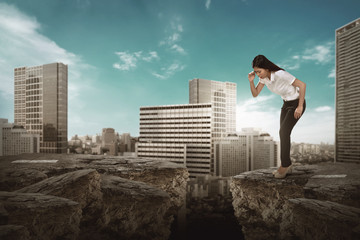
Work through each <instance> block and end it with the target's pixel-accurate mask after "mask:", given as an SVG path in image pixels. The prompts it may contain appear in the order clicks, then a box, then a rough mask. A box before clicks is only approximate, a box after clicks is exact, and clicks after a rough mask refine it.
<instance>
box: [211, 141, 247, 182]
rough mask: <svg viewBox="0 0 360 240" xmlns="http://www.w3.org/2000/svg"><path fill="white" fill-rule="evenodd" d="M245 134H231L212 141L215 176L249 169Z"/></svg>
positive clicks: (227, 175) (225, 175) (234, 173)
mask: <svg viewBox="0 0 360 240" xmlns="http://www.w3.org/2000/svg"><path fill="white" fill-rule="evenodd" d="M247 143H248V141H247V136H246V135H237V134H232V135H230V136H228V137H224V138H222V139H220V140H216V141H214V159H215V163H216V166H215V174H216V176H221V177H229V176H235V175H238V174H239V173H242V172H246V171H249V169H250V168H249V160H248V159H249V154H250V151H249V150H250V148H249V147H248V144H247Z"/></svg>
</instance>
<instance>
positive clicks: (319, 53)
mask: <svg viewBox="0 0 360 240" xmlns="http://www.w3.org/2000/svg"><path fill="white" fill-rule="evenodd" d="M334 51H335V50H334V42H333V41H329V42H326V43H324V44H322V45H317V46H314V47H311V48H306V49H305V50H303V51H302V54H295V55H294V56H292V57H291V58H290V59H287V60H285V61H283V62H282V63H281V64H279V65H280V66H281V67H283V68H284V69H286V70H297V69H300V67H301V64H303V63H305V62H315V64H323V65H324V64H331V63H332V62H333V60H334V55H335V53H334ZM328 77H329V78H334V77H335V69H332V70H331V72H330V73H329V75H328Z"/></svg>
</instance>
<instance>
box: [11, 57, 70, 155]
mask: <svg viewBox="0 0 360 240" xmlns="http://www.w3.org/2000/svg"><path fill="white" fill-rule="evenodd" d="M14 85H15V87H14V93H15V94H14V105H15V107H14V110H15V111H14V122H15V125H21V126H24V128H25V129H26V130H27V131H28V132H29V133H32V134H39V135H40V152H41V153H66V152H67V141H68V139H67V112H68V109H67V108H68V102H67V101H68V100H67V89H68V68H67V65H64V64H62V63H51V64H45V65H41V66H34V67H19V68H15V69H14Z"/></svg>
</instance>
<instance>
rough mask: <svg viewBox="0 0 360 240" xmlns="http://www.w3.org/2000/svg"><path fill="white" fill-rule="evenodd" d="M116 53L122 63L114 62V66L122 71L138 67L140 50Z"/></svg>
mask: <svg viewBox="0 0 360 240" xmlns="http://www.w3.org/2000/svg"><path fill="white" fill-rule="evenodd" d="M115 54H116V55H118V57H119V58H120V63H114V64H113V67H114V68H116V69H119V70H122V71H129V70H130V69H133V68H136V63H137V61H138V57H137V55H139V52H137V53H128V52H115Z"/></svg>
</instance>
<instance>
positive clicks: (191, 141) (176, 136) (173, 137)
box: [136, 103, 213, 177]
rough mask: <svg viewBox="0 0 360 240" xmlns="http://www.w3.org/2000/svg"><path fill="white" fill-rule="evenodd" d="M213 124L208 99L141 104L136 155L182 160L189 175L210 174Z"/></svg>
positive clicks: (180, 161)
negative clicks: (203, 100) (181, 102)
mask: <svg viewBox="0 0 360 240" xmlns="http://www.w3.org/2000/svg"><path fill="white" fill-rule="evenodd" d="M212 125H213V123H212V106H211V103H206V104H184V105H168V106H152V107H141V108H140V137H139V142H138V144H137V147H136V152H137V156H138V157H146V158H155V159H160V160H165V161H171V162H175V163H180V164H184V165H185V166H186V167H187V168H188V170H189V173H190V177H197V176H204V175H209V174H211V152H212V144H211V143H212V141H211V139H212V136H211V132H212Z"/></svg>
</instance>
